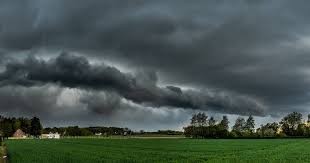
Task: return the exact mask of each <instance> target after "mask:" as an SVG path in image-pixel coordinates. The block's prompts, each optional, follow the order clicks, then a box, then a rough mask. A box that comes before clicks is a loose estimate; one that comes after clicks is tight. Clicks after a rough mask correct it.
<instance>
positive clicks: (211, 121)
mask: <svg viewBox="0 0 310 163" xmlns="http://www.w3.org/2000/svg"><path fill="white" fill-rule="evenodd" d="M215 123H216V121H215V119H214V117H210V119H209V126H215Z"/></svg>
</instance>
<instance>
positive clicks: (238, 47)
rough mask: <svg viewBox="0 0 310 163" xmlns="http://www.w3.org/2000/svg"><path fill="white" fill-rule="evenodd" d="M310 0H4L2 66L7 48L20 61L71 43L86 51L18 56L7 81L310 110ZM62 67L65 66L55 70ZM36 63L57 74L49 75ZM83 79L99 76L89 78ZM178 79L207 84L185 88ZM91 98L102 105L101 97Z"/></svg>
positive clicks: (158, 100) (164, 100) (144, 99)
mask: <svg viewBox="0 0 310 163" xmlns="http://www.w3.org/2000/svg"><path fill="white" fill-rule="evenodd" d="M308 3H309V2H308V1H298V2H295V1H294V2H293V1H289V0H283V1H267V0H263V1H250V0H236V1H229V0H221V1H208V0H198V1H195V3H193V2H188V1H186V0H179V1H163V0H157V1H153V0H145V1H140V0H136V1H130V2H129V1H123V0H122V1H119V0H105V1H102V0H92V1H87V2H86V1H82V0H66V1H63V0H53V1H49V0H23V1H21V0H2V1H1V2H0V56H1V59H0V64H1V68H2V67H3V66H4V68H5V65H4V63H6V62H7V60H8V59H7V58H8V56H9V55H11V54H14V55H15V56H14V57H16V58H18V59H20V58H21V57H25V54H27V53H23V52H24V51H27V52H28V51H36V50H37V49H44V50H45V51H46V52H51V51H53V50H56V51H57V50H58V51H61V50H65V51H73V52H77V53H78V54H80V55H82V56H83V57H81V58H79V57H72V56H67V57H58V59H62V60H63V61H62V62H64V63H61V62H57V61H56V60H57V59H56V60H53V61H52V60H51V61H41V60H37V59H35V58H32V59H31V58H30V59H27V60H26V61H25V62H24V61H22V62H20V63H18V62H12V63H11V64H12V65H10V64H9V65H7V66H6V68H7V69H6V70H5V71H6V72H5V73H4V74H2V77H1V78H2V82H1V83H2V84H4V85H5V84H13V83H14V84H17V85H24V86H37V85H44V84H45V83H57V82H58V83H60V84H61V85H62V86H64V87H71V88H76V87H78V88H81V89H93V90H94V89H102V90H105V91H108V92H115V93H116V94H118V96H120V98H125V99H128V100H131V101H133V102H134V103H137V104H143V105H145V106H153V107H160V106H169V107H181V108H194V109H208V110H214V111H219V112H225V113H238V114H250V113H254V114H258V115H261V114H262V110H265V111H266V114H271V115H276V114H283V113H287V112H291V111H301V112H307V111H308V110H307V107H308V106H309V105H308V99H309V93H308V92H309V91H310V90H309V88H308V85H309V84H310V83H309V70H310V67H309V64H308V63H309V61H310V57H309V55H308V53H309V52H310V49H309V44H310V41H309V40H310V39H309V32H308V29H309V20H308V8H307V7H306V6H308V5H309V4H308ZM72 4H74V5H72ZM55 11H57V12H55ZM55 54H56V53H55ZM36 55H39V56H42V55H45V56H46V55H48V56H49V57H52V58H55V57H57V56H55V55H54V54H53V53H46V54H45V53H37V54H36ZM57 55H58V53H57ZM2 56H3V57H2ZM84 57H85V58H84ZM66 59H67V60H66ZM87 59H94V60H99V61H100V60H103V61H104V60H105V59H110V60H112V61H113V62H115V63H117V64H119V65H125V66H126V67H129V68H132V69H142V70H147V71H148V70H151V71H156V72H157V75H156V74H155V73H149V72H147V71H146V72H144V71H142V73H140V74H126V73H123V72H121V71H119V70H118V69H117V68H115V67H112V66H106V65H103V66H102V65H101V66H98V65H97V66H93V65H91V64H89V63H88V61H87ZM56 63H57V64H56ZM31 64H33V65H36V66H37V67H34V66H28V65H31ZM65 64H69V65H71V66H72V67H70V66H69V65H65ZM77 65H78V66H77ZM57 66H60V69H61V72H62V73H63V74H61V73H59V72H57V71H56V70H54V71H50V70H51V69H50V68H53V67H54V68H55V67H57ZM67 66H69V67H67ZM22 69H24V70H22ZM38 69H41V70H42V71H44V72H46V73H50V74H46V75H43V76H42V75H41V74H42V73H40V72H39V71H37V70H38ZM17 70H18V71H17ZM71 70H74V71H72V73H69V71H71ZM89 70H91V72H92V73H89ZM23 71H25V72H26V74H27V75H28V76H27V77H25V76H23V75H22V74H25V72H23ZM29 74H31V75H29ZM77 74H78V75H77ZM4 75H6V76H4ZM82 76H83V80H82ZM85 77H87V78H89V79H92V80H89V79H88V81H87V82H85V81H84V79H85ZM71 79H74V80H71ZM106 79H109V80H106ZM5 80H6V81H5ZM98 80H99V81H101V82H96V81H98ZM158 83H165V85H171V86H169V87H164V86H159V84H158ZM178 85H181V86H188V87H192V88H198V89H200V90H199V91H197V90H195V91H191V90H186V89H179V88H178V87H177V86H178ZM90 86H91V87H90ZM192 92H194V93H192ZM102 96H103V95H102ZM194 97H195V98H194ZM88 101H89V102H87V100H86V101H85V103H86V104H89V106H93V108H98V107H96V106H97V105H96V102H94V101H90V99H89V100H88ZM206 103H207V107H205V104H206ZM100 105H103V106H105V105H108V104H106V103H102V104H100ZM202 106H203V107H202ZM99 108H101V107H99ZM249 108H250V109H249ZM262 108H264V109H262ZM265 108H267V109H265ZM94 110H98V109H94ZM104 110H105V109H103V112H105V111H104Z"/></svg>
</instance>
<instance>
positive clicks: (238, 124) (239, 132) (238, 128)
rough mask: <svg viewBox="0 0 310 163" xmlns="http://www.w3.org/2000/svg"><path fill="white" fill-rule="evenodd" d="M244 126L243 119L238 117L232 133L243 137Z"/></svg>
mask: <svg viewBox="0 0 310 163" xmlns="http://www.w3.org/2000/svg"><path fill="white" fill-rule="evenodd" d="M245 124H246V122H245V120H244V118H242V117H238V118H237V119H236V122H235V125H234V126H233V128H232V131H233V132H234V133H235V134H236V135H237V136H243V133H244V127H245Z"/></svg>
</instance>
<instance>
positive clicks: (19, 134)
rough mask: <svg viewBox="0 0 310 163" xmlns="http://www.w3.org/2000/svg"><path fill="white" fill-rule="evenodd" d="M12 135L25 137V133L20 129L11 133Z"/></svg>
mask: <svg viewBox="0 0 310 163" xmlns="http://www.w3.org/2000/svg"><path fill="white" fill-rule="evenodd" d="M13 137H14V138H26V137H27V136H26V134H25V133H24V132H23V131H22V130H21V129H18V130H16V131H15V133H14V134H13Z"/></svg>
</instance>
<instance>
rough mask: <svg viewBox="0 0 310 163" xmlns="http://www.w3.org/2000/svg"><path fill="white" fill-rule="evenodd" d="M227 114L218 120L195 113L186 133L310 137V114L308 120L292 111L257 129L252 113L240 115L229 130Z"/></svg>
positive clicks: (222, 135)
mask: <svg viewBox="0 0 310 163" xmlns="http://www.w3.org/2000/svg"><path fill="white" fill-rule="evenodd" d="M229 123H230V122H229V121H228V118H227V116H223V118H222V120H220V121H218V122H217V121H216V120H215V119H214V117H210V118H209V117H208V116H207V115H206V114H205V113H197V114H194V115H193V116H192V118H191V123H190V125H189V126H187V127H184V135H185V136H186V137H192V138H275V137H310V114H309V115H308V120H307V121H306V122H303V121H302V114H301V113H298V112H292V113H290V114H288V115H286V116H285V117H283V118H282V119H281V121H280V122H279V123H278V122H273V123H267V124H264V125H261V126H260V127H259V128H257V129H255V120H254V118H253V116H252V115H250V116H249V117H248V118H247V119H245V118H242V117H238V118H237V119H236V121H235V123H234V125H233V126H232V128H231V130H229Z"/></svg>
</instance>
